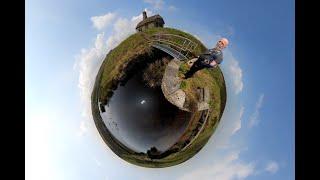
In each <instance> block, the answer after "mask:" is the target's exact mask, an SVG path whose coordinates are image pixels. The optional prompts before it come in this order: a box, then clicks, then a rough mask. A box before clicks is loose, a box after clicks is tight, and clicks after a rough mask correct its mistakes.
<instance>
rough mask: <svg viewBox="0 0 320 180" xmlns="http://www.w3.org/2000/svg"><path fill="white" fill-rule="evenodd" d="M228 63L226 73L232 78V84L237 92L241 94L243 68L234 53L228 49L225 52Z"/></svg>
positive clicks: (226, 62)
mask: <svg viewBox="0 0 320 180" xmlns="http://www.w3.org/2000/svg"><path fill="white" fill-rule="evenodd" d="M224 56H225V57H224V59H225V64H226V75H228V76H229V77H230V79H231V85H232V88H233V91H234V93H235V94H239V93H240V92H241V91H242V90H243V80H242V69H241V67H240V65H239V61H238V60H236V59H235V58H234V57H233V55H232V53H231V52H230V51H228V50H226V51H225V53H224Z"/></svg>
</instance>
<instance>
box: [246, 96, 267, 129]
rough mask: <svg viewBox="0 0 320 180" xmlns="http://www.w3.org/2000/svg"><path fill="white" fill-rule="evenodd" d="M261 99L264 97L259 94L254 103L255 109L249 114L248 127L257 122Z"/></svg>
mask: <svg viewBox="0 0 320 180" xmlns="http://www.w3.org/2000/svg"><path fill="white" fill-rule="evenodd" d="M263 99H264V94H261V95H260V96H259V99H258V101H257V103H256V106H255V110H254V112H253V114H252V115H251V116H250V119H249V123H248V127H249V128H251V127H253V126H255V125H257V124H258V123H259V114H260V113H259V110H260V108H261V107H262V103H263Z"/></svg>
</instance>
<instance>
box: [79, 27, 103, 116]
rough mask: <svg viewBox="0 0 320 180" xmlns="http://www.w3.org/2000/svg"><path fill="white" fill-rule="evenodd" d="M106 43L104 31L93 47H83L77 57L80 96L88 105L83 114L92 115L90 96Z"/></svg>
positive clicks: (98, 36) (97, 37)
mask: <svg viewBox="0 0 320 180" xmlns="http://www.w3.org/2000/svg"><path fill="white" fill-rule="evenodd" d="M106 50H107V48H106V44H105V42H104V33H100V34H97V36H96V39H95V42H94V45H93V47H91V48H89V49H82V50H81V52H80V55H78V56H77V57H76V67H77V68H78V69H79V81H78V87H79V88H80V97H81V100H82V102H83V104H84V106H85V107H86V108H85V110H84V111H83V113H82V115H83V116H85V117H90V115H91V110H90V96H91V91H92V87H93V84H94V79H95V76H96V73H97V71H98V68H99V66H100V64H101V62H102V59H103V58H104V56H105V54H106Z"/></svg>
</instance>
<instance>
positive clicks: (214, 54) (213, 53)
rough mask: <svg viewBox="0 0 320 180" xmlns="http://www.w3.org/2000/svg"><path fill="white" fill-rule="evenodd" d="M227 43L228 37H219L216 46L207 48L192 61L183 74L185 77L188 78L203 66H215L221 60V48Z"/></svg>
mask: <svg viewBox="0 0 320 180" xmlns="http://www.w3.org/2000/svg"><path fill="white" fill-rule="evenodd" d="M228 44H229V41H228V39H226V38H221V39H220V40H219V41H218V42H217V43H216V46H215V47H214V48H212V49H209V50H207V51H206V52H205V53H203V54H201V55H200V56H199V57H198V59H197V60H196V61H195V62H194V63H193V65H192V66H191V68H190V70H189V71H188V72H187V73H186V74H185V79H188V78H190V77H192V76H193V75H194V73H196V72H197V71H199V70H201V69H203V68H215V67H217V66H218V65H219V64H221V62H222V61H223V53H222V50H223V49H225V48H226V47H227V46H228Z"/></svg>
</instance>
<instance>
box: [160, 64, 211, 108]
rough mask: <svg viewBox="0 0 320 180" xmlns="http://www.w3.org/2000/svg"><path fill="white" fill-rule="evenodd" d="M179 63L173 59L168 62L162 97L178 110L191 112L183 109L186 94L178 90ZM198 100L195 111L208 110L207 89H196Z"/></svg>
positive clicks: (163, 80)
mask: <svg viewBox="0 0 320 180" xmlns="http://www.w3.org/2000/svg"><path fill="white" fill-rule="evenodd" d="M181 63H182V62H181V61H179V60H177V59H176V58H174V59H173V60H171V61H170V62H169V64H168V65H167V67H166V70H165V72H164V75H163V78H162V83H161V89H162V92H163V95H164V97H165V98H166V99H167V100H168V101H169V102H170V103H172V104H173V105H175V106H177V107H178V108H179V109H181V110H184V111H188V112H191V110H190V109H188V108H186V107H185V105H184V104H185V101H186V93H185V92H184V91H183V90H182V89H180V84H181V81H182V80H181V78H180V77H179V76H178V73H179V67H180V65H181ZM197 93H198V96H199V100H198V103H197V110H198V111H203V110H207V109H209V101H210V92H209V88H208V87H205V88H199V89H198V92H197Z"/></svg>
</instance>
